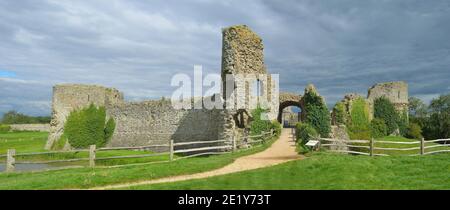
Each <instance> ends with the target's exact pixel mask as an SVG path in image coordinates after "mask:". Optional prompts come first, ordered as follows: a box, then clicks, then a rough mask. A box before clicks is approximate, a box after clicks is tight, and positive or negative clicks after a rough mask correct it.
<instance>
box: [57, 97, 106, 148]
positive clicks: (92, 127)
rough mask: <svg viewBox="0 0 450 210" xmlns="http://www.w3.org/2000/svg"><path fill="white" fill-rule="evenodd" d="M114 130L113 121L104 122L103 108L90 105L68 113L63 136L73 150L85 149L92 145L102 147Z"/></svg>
mask: <svg viewBox="0 0 450 210" xmlns="http://www.w3.org/2000/svg"><path fill="white" fill-rule="evenodd" d="M114 129H115V122H114V119H113V118H110V119H109V120H108V121H106V111H105V108H104V107H96V106H95V105H94V104H91V105H90V106H89V107H87V108H84V109H81V110H75V111H72V112H71V113H70V115H69V117H68V118H67V121H66V124H65V125H64V134H63V136H64V137H66V138H67V140H68V141H69V143H70V145H71V146H72V147H74V148H87V147H88V146H89V145H94V144H95V145H96V146H97V147H102V146H104V145H106V143H107V142H108V141H109V140H110V139H111V137H112V134H113V133H114Z"/></svg>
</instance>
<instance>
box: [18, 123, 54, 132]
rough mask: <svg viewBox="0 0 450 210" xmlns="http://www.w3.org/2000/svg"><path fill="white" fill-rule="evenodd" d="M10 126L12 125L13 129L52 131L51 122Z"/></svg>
mask: <svg viewBox="0 0 450 210" xmlns="http://www.w3.org/2000/svg"><path fill="white" fill-rule="evenodd" d="M9 126H11V130H13V131H39V132H49V131H50V124H11V125H9Z"/></svg>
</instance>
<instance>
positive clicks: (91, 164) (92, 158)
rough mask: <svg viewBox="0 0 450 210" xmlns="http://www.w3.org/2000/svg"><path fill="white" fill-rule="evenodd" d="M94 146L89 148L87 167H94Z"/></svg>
mask: <svg viewBox="0 0 450 210" xmlns="http://www.w3.org/2000/svg"><path fill="white" fill-rule="evenodd" d="M95 149H96V146H95V145H91V146H90V147H89V167H92V168H93V167H95Z"/></svg>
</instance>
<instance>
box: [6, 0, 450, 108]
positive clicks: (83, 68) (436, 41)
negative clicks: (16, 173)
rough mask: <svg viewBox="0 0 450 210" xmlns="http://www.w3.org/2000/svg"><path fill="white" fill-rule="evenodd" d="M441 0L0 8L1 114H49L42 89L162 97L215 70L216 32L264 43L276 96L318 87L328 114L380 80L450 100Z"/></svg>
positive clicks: (57, 2)
mask: <svg viewBox="0 0 450 210" xmlns="http://www.w3.org/2000/svg"><path fill="white" fill-rule="evenodd" d="M449 23H450V1H440V0H433V1H422V0H417V1H413V0H408V1H406V0H405V1H401V0H395V1H386V0H374V1H369V0H365V1H361V0H339V1H337V0H336V1H333V0H326V1H325V0H324V1H317V0H311V1H289V0H283V1H275V0H264V1H259V0H254V1H241V0H236V1H228V0H222V1H212V0H211V1H210V0H191V1H184V0H183V1H181V0H177V1H174V0H162V1H138V0H126V1H125V0H123V1H121V0H95V1H93V0H85V1H81V0H80V1H65V0H42V1H36V0H0V113H1V112H6V111H8V110H11V109H14V110H17V111H20V112H24V113H26V114H32V115H48V114H50V112H51V104H50V101H51V94H52V86H53V85H54V84H58V83H88V84H99V85H104V86H108V87H115V88H117V89H119V90H120V91H122V92H124V94H125V97H126V99H127V100H144V99H155V98H159V97H161V96H170V95H171V93H172V91H173V90H174V88H173V87H171V86H170V80H171V77H172V75H174V74H176V73H189V74H192V72H193V65H195V64H197V65H203V69H204V71H206V72H210V73H219V72H220V63H221V61H220V59H221V29H222V28H223V27H226V26H230V25H236V24H246V25H248V26H249V27H251V28H252V29H253V30H254V31H255V32H256V33H258V34H259V35H260V36H261V37H262V38H263V40H264V44H265V56H266V65H267V68H268V70H269V71H270V72H271V73H279V74H280V86H281V90H283V91H292V92H298V93H299V94H300V93H302V92H303V89H304V87H305V86H306V85H307V84H308V83H313V84H315V85H316V86H317V88H318V90H319V92H320V93H321V95H324V96H325V97H326V100H327V103H328V104H330V105H332V104H334V103H335V102H336V101H337V100H340V99H341V98H342V97H343V95H345V94H346V93H350V92H356V93H360V94H362V95H366V94H367V89H368V88H369V87H370V86H371V85H373V84H375V83H377V82H384V81H396V80H403V81H406V82H408V83H409V87H410V95H413V96H417V97H420V98H422V99H423V100H425V101H429V100H430V99H431V98H434V97H436V96H438V95H439V94H443V93H449V92H450V25H449Z"/></svg>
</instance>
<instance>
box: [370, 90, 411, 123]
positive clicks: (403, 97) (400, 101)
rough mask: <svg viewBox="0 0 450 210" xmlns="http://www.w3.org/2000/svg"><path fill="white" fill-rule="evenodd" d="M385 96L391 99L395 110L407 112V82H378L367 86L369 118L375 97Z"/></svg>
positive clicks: (371, 115)
mask: <svg viewBox="0 0 450 210" xmlns="http://www.w3.org/2000/svg"><path fill="white" fill-rule="evenodd" d="M380 97H385V98H387V99H388V100H389V101H391V102H392V103H393V104H394V106H395V108H396V109H397V111H399V112H404V111H406V113H408V104H409V102H408V84H407V83H406V82H403V81H398V82H385V83H378V84H376V85H374V86H372V87H371V88H369V91H368V94H367V101H368V103H369V105H370V107H371V108H370V109H369V110H370V113H369V114H370V119H372V118H373V114H374V113H373V111H374V109H373V108H374V101H375V99H377V98H380Z"/></svg>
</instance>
